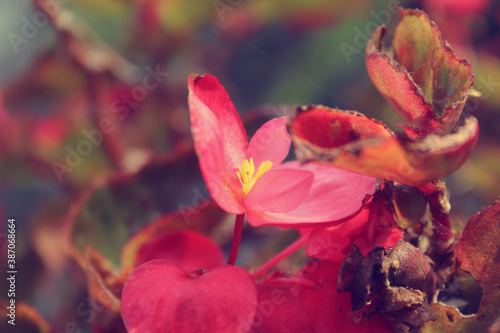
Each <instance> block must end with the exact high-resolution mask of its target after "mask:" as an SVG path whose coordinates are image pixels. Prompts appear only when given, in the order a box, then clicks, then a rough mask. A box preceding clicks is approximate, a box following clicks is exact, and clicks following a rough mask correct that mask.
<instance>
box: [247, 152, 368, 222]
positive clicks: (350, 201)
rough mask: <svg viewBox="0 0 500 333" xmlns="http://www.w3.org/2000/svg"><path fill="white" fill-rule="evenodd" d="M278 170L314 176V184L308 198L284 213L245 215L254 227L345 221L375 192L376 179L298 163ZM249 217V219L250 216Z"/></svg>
mask: <svg viewBox="0 0 500 333" xmlns="http://www.w3.org/2000/svg"><path fill="white" fill-rule="evenodd" d="M279 168H287V169H291V168H295V169H298V170H307V171H311V172H313V173H314V183H313V186H312V187H311V190H310V191H309V193H308V196H307V198H306V199H305V200H304V201H303V202H302V203H301V204H300V205H299V206H298V207H297V208H296V209H294V210H292V211H289V212H286V213H274V212H264V211H258V212H257V211H252V212H248V220H249V221H250V220H252V222H251V224H252V225H253V226H261V225H274V226H279V227H283V228H304V227H305V228H307V227H311V226H314V225H321V224H324V223H325V222H330V223H331V222H334V221H338V220H342V219H345V218H348V217H350V216H352V215H353V214H355V213H356V212H358V211H359V210H360V209H361V206H362V202H363V199H364V198H365V196H366V195H367V194H368V195H369V194H372V193H373V191H374V190H375V185H376V178H373V177H370V176H364V175H360V174H356V173H351V172H347V171H343V170H339V169H335V168H330V167H326V166H322V165H319V164H313V163H308V164H304V165H301V164H300V162H298V161H293V162H287V163H284V164H282V165H281V166H280V167H279ZM251 215H252V216H251Z"/></svg>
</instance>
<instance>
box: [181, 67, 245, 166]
mask: <svg viewBox="0 0 500 333" xmlns="http://www.w3.org/2000/svg"><path fill="white" fill-rule="evenodd" d="M189 91H190V94H189V95H190V96H189V108H190V111H191V119H192V118H193V113H194V112H193V111H196V112H210V113H211V114H213V115H214V116H215V119H216V120H217V123H218V126H219V129H220V135H221V136H222V143H223V148H224V156H225V158H226V162H227V163H228V168H229V169H234V170H237V168H238V165H240V163H241V161H243V160H244V159H245V156H246V150H247V148H248V137H247V133H246V131H245V128H244V127H243V124H242V122H241V118H240V116H239V115H238V112H237V111H236V108H235V107H234V105H233V102H231V99H230V98H229V96H228V94H227V92H226V90H225V89H224V87H223V86H222V85H221V84H220V83H219V81H218V80H217V79H216V78H215V77H213V76H212V75H209V74H206V75H205V76H199V75H192V76H191V77H190V78H189ZM192 102H193V103H192ZM192 104H193V105H192ZM199 104H203V105H204V106H205V108H201V109H198V108H199ZM193 109H195V110H193ZM200 134H201V135H202V136H203V133H200ZM200 139H202V137H201V138H200Z"/></svg>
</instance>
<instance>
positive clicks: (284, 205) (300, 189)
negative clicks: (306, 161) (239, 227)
mask: <svg viewBox="0 0 500 333" xmlns="http://www.w3.org/2000/svg"><path fill="white" fill-rule="evenodd" d="M312 183H313V173H312V172H310V171H304V170H297V169H275V170H271V171H269V172H267V173H265V174H264V175H263V176H262V177H261V178H260V179H259V180H258V181H257V182H256V183H255V185H254V186H253V187H252V189H251V190H250V192H248V195H247V197H246V198H245V206H246V207H247V212H248V211H249V210H253V211H258V212H271V213H283V212H288V211H291V210H293V209H295V208H296V207H297V206H299V205H300V204H301V203H302V201H304V199H305V198H306V197H307V194H308V193H309V190H310V189H311V186H312ZM248 221H249V222H250V224H253V223H252V221H251V219H250V215H249V218H248Z"/></svg>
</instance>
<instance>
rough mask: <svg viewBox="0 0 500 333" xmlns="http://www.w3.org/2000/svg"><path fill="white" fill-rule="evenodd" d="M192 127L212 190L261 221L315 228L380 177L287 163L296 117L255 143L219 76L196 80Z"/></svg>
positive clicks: (236, 210)
mask: <svg viewBox="0 0 500 333" xmlns="http://www.w3.org/2000/svg"><path fill="white" fill-rule="evenodd" d="M188 87H189V98H188V103H189V110H190V118H191V130H192V133H193V137H194V143H195V150H196V153H197V154H198V158H199V162H200V169H201V172H202V174H203V178H204V179H205V183H206V184H207V187H208V190H209V191H210V194H211V195H212V197H213V198H214V200H215V201H216V202H217V204H218V205H219V206H220V207H221V208H222V209H224V210H225V211H226V212H228V213H231V214H243V213H247V216H248V221H249V223H250V224H251V225H253V226H262V225H274V226H279V227H287V228H301V227H311V226H313V225H315V224H321V223H325V222H333V221H337V220H341V219H343V218H346V217H349V216H351V215H353V214H355V213H356V212H358V211H359V210H360V208H361V204H362V201H363V199H364V198H365V196H366V195H367V194H372V193H373V191H374V188H375V185H376V179H375V178H372V177H369V176H364V175H359V174H355V173H350V172H346V171H342V170H338V169H335V168H329V167H324V166H321V165H317V164H312V163H311V164H304V165H303V164H301V163H300V162H298V161H293V162H286V163H282V162H283V160H284V159H285V157H286V156H287V155H288V152H289V150H290V143H291V138H290V135H289V134H288V132H287V128H286V123H287V121H288V117H281V118H276V119H272V120H270V121H268V122H267V123H265V124H264V125H263V126H262V127H261V128H260V129H259V130H257V132H256V133H255V135H254V136H253V137H252V140H251V141H250V143H249V142H248V137H247V134H246V131H245V129H244V128H243V124H242V122H241V119H240V117H239V115H238V112H237V111H236V108H235V107H234V105H233V103H232V102H231V100H230V98H229V96H228V94H227V92H226V91H225V89H224V87H222V85H221V84H220V83H219V81H218V80H217V79H216V78H215V77H213V76H211V75H208V74H207V75H205V76H199V75H192V76H191V77H190V78H189V84H188Z"/></svg>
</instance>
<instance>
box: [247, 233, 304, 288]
mask: <svg viewBox="0 0 500 333" xmlns="http://www.w3.org/2000/svg"><path fill="white" fill-rule="evenodd" d="M309 234H310V233H307V234H305V235H303V236H302V237H300V238H299V239H297V240H296V241H295V242H293V243H292V244H290V245H289V246H288V247H286V248H285V249H284V250H283V251H281V252H280V253H278V254H277V255H276V256H274V257H273V258H271V259H270V260H269V261H267V262H266V263H265V264H264V265H262V266H261V267H259V268H258V269H257V270H256V271H255V272H253V274H252V277H253V278H254V280H257V279H258V278H260V277H261V276H262V275H264V274H265V273H266V272H267V271H268V270H270V269H271V268H273V267H274V266H276V265H277V264H278V263H279V262H281V261H282V260H284V259H286V258H288V257H289V256H291V255H292V254H293V253H295V252H296V251H298V250H299V249H300V248H301V247H303V246H304V245H306V243H307V240H308V239H309Z"/></svg>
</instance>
